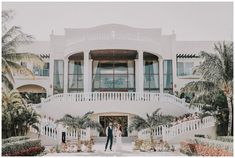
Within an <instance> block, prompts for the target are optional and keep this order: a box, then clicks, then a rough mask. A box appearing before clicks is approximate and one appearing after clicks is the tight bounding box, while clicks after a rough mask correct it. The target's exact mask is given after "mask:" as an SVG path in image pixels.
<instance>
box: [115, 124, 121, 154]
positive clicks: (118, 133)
mask: <svg viewBox="0 0 235 158" xmlns="http://www.w3.org/2000/svg"><path fill="white" fill-rule="evenodd" d="M121 150H122V126H121V125H120V124H118V125H117V128H116V151H121Z"/></svg>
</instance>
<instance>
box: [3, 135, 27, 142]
mask: <svg viewBox="0 0 235 158" xmlns="http://www.w3.org/2000/svg"><path fill="white" fill-rule="evenodd" d="M27 139H29V137H27V136H17V137H10V138H7V139H3V140H2V144H6V143H12V142H17V141H21V140H27Z"/></svg>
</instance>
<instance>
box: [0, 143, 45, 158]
mask: <svg viewBox="0 0 235 158" xmlns="http://www.w3.org/2000/svg"><path fill="white" fill-rule="evenodd" d="M43 151H44V147H43V146H41V140H39V139H26V140H20V141H14V142H11V143H5V144H3V145H2V156H36V155H38V154H40V153H41V152H43Z"/></svg>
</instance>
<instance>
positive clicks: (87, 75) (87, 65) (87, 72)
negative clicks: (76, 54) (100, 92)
mask: <svg viewBox="0 0 235 158" xmlns="http://www.w3.org/2000/svg"><path fill="white" fill-rule="evenodd" d="M89 52H90V51H89V50H85V51H84V79H83V81H84V92H90V91H91V88H90V87H91V82H90V80H91V77H90V76H91V75H90V73H91V71H90V68H91V65H90V64H91V63H90V62H89Z"/></svg>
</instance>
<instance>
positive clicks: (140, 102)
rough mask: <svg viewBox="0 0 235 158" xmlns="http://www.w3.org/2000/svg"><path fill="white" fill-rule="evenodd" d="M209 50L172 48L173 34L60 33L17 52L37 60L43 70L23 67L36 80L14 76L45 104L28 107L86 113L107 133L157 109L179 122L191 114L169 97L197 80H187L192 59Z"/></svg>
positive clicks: (207, 44)
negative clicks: (114, 125)
mask: <svg viewBox="0 0 235 158" xmlns="http://www.w3.org/2000/svg"><path fill="white" fill-rule="evenodd" d="M214 43H215V41H177V40H176V35H175V34H174V33H172V34H169V35H163V34H162V32H161V29H141V28H132V27H129V26H125V25H117V24H108V25H102V26H97V27H93V28H82V29H65V34H64V35H55V34H54V33H53V32H52V33H51V35H50V41H46V42H39V41H38V42H37V41H36V42H34V43H32V44H30V45H24V46H21V47H20V48H19V49H18V52H33V53H36V54H38V55H40V56H41V57H42V58H43V60H44V61H45V66H44V68H43V69H41V68H39V67H38V66H36V65H35V64H34V63H30V62H28V63H21V64H24V65H25V66H27V67H28V68H30V69H32V71H33V72H34V74H35V76H36V77H35V78H34V79H32V78H31V77H30V76H19V75H17V76H16V87H17V89H18V90H19V91H20V92H21V93H24V94H25V93H28V92H31V93H34V94H37V95H33V96H32V98H34V99H35V98H40V97H45V99H42V100H40V99H35V102H34V103H40V106H39V108H38V110H39V111H40V113H41V114H42V115H44V116H45V117H48V116H49V117H50V118H53V119H58V118H60V117H62V116H63V115H64V114H66V113H70V114H73V115H80V114H84V113H85V112H87V111H90V110H92V111H94V112H95V114H94V115H93V119H94V120H97V121H99V122H100V123H101V124H102V125H104V126H106V124H107V121H108V120H112V119H115V120H116V121H118V119H119V120H120V122H124V123H125V124H129V123H130V121H131V116H133V115H135V114H138V115H141V116H145V114H146V113H149V112H152V111H153V110H155V109H156V108H161V111H162V113H165V114H171V115H176V116H177V115H182V114H185V113H188V112H194V111H192V110H191V109H189V108H188V107H187V106H186V103H185V101H184V99H179V98H177V97H175V96H174V94H176V93H177V92H179V91H180V88H181V87H182V86H184V85H185V84H186V83H188V82H190V81H195V80H198V79H200V76H198V75H193V73H192V72H193V67H195V66H197V65H198V64H199V63H200V61H201V59H200V58H199V57H198V54H199V52H200V51H208V52H213V50H212V48H213V44H214ZM35 96H37V97H35ZM125 127H127V126H125ZM100 135H101V136H102V133H101V134H100ZM126 135H130V133H128V132H127V131H126Z"/></svg>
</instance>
